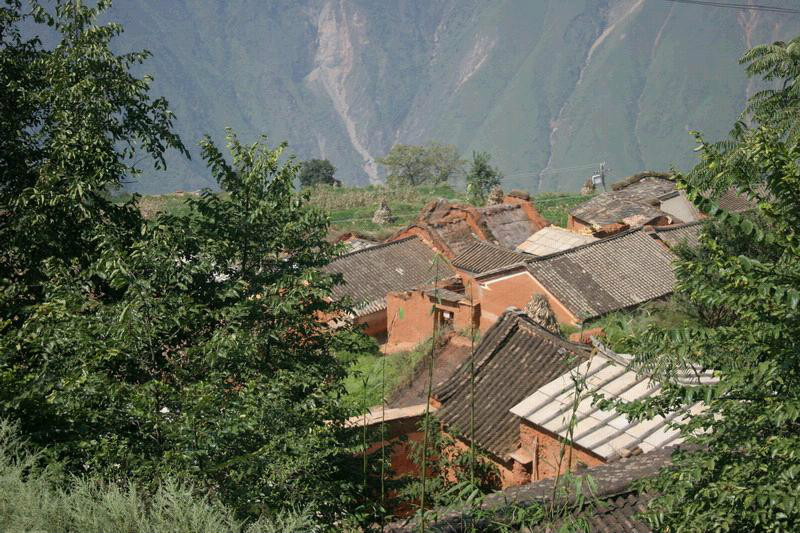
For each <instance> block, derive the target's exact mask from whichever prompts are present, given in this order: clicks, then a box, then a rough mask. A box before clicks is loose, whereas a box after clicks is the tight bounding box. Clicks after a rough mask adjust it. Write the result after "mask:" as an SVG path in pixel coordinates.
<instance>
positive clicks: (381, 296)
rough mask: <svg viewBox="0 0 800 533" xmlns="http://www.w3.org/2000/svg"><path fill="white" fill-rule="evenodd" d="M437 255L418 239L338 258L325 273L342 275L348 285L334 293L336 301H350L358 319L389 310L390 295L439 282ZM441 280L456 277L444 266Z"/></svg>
mask: <svg viewBox="0 0 800 533" xmlns="http://www.w3.org/2000/svg"><path fill="white" fill-rule="evenodd" d="M434 257H435V253H434V252H433V250H431V249H430V248H429V247H428V246H426V245H425V244H424V243H423V242H422V241H421V240H419V239H418V238H416V237H408V238H406V239H400V240H397V241H392V242H388V243H385V244H379V245H377V246H372V247H369V248H365V249H363V250H359V251H357V252H352V253H349V254H346V255H343V256H340V257H338V258H336V259H335V260H334V261H332V262H331V263H330V264H329V265H328V266H326V267H325V270H326V271H328V272H335V273H339V274H341V275H342V277H343V278H344V283H343V284H340V285H337V286H336V287H334V289H333V297H334V298H335V299H340V298H344V297H349V298H350V299H351V300H352V302H353V305H354V311H355V313H356V316H363V315H367V314H369V313H374V312H376V311H380V310H381V309H384V308H385V307H386V294H387V293H389V292H391V291H402V290H408V289H413V288H415V287H418V286H419V285H422V284H426V283H428V282H430V281H432V280H434V279H435V278H436V272H435V270H434V266H433V263H434ZM438 268H439V278H445V277H449V276H452V275H453V274H454V271H453V270H452V268H451V267H450V266H449V265H447V264H445V263H442V264H441V265H440V266H439V267H438Z"/></svg>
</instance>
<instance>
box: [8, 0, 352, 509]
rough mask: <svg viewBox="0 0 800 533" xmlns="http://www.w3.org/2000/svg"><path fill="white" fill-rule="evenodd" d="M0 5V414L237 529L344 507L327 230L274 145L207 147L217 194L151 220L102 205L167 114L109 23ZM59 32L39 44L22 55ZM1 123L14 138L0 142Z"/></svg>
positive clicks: (86, 13)
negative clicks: (26, 31)
mask: <svg viewBox="0 0 800 533" xmlns="http://www.w3.org/2000/svg"><path fill="white" fill-rule="evenodd" d="M33 6H34V9H33V14H32V15H31V14H25V13H24V12H23V11H22V8H21V6H20V4H19V3H14V2H12V3H10V4H7V6H6V7H5V8H4V9H3V11H2V12H0V14H2V18H0V24H2V25H3V26H2V28H1V29H2V38H3V46H2V49H0V73H2V76H3V83H4V86H5V87H6V89H7V92H9V93H10V94H11V97H12V102H11V105H8V106H7V105H3V106H0V113H2V114H1V115H0V117H1V118H0V119H1V120H2V122H3V125H4V128H3V131H2V132H0V136H2V141H1V142H2V146H3V151H2V154H0V158H2V165H1V166H0V171H1V172H2V176H1V177H2V182H1V183H0V216H2V222H0V279H1V280H2V292H0V416H3V417H8V418H11V419H12V420H15V421H18V423H19V426H20V431H21V432H22V434H23V435H24V436H25V438H27V439H30V442H31V443H32V445H34V446H37V447H40V448H41V449H43V450H47V451H46V453H48V454H51V455H53V456H56V458H57V459H58V461H59V462H62V463H63V464H64V467H65V468H66V469H67V470H68V471H70V472H73V473H84V472H89V473H91V474H93V475H98V476H101V477H105V478H106V479H109V480H119V481H125V482H127V481H128V480H131V481H136V482H140V483H142V484H144V485H149V486H156V485H158V484H159V483H161V482H162V481H163V480H165V479H168V478H177V479H182V480H183V479H186V480H190V481H191V482H192V483H193V485H194V486H196V487H199V488H200V490H202V491H203V492H205V493H207V494H209V495H210V496H212V497H214V498H219V499H221V500H222V501H223V502H225V503H227V504H229V505H231V506H232V507H233V508H234V509H236V510H237V512H238V513H239V514H240V515H254V514H258V513H264V512H267V513H271V512H276V511H277V510H280V509H284V508H286V507H287V506H291V505H292V504H293V503H295V502H299V501H302V502H303V504H304V506H310V507H311V509H312V510H313V512H314V513H316V516H324V517H326V519H328V520H330V521H332V520H333V519H334V517H341V516H342V514H343V513H345V512H346V511H347V510H349V509H351V508H352V504H353V503H354V500H353V494H354V491H355V488H354V485H353V484H351V482H350V479H351V478H350V477H349V476H350V473H351V472H350V470H349V466H350V462H351V460H352V458H351V452H352V447H351V440H349V439H350V433H349V432H347V431H346V430H345V428H344V426H343V422H344V420H345V418H346V416H348V414H349V413H348V412H346V411H345V410H344V409H343V408H342V407H341V403H340V401H339V396H340V394H341V393H342V391H343V389H342V379H343V376H344V368H343V366H342V365H341V364H340V363H339V362H338V361H337V360H336V358H335V357H333V356H332V354H331V353H330V351H329V348H328V346H329V337H330V333H329V332H328V330H327V329H326V328H325V326H324V325H323V324H322V323H321V322H320V321H319V317H320V316H322V315H324V314H325V313H334V312H337V310H338V307H337V306H336V304H333V303H331V302H330V291H331V287H332V286H333V284H334V283H335V281H336V280H335V279H333V278H331V277H330V276H328V275H326V274H324V273H323V272H322V270H321V267H322V266H323V265H325V264H326V263H327V262H328V261H330V259H331V257H332V256H333V253H334V249H333V247H332V245H330V244H328V243H327V241H326V240H325V237H326V235H327V230H328V221H327V218H326V217H325V216H324V215H323V214H322V213H321V212H319V211H317V210H315V209H312V208H310V207H309V206H308V203H307V196H303V195H299V194H297V193H296V192H294V190H293V180H294V179H295V176H296V173H297V165H295V164H294V163H293V162H292V161H289V162H281V154H282V151H283V148H284V147H283V146H280V147H277V148H274V149H273V148H270V147H269V146H268V145H267V144H266V143H265V141H264V140H263V139H262V140H261V141H259V142H256V143H253V144H243V143H241V142H240V141H239V140H238V139H237V138H236V137H235V135H233V134H232V133H231V132H229V134H228V142H229V149H230V156H231V159H230V160H228V159H227V158H226V157H225V156H224V155H223V153H222V152H221V151H220V150H219V149H218V148H217V147H216V146H214V144H213V143H211V141H210V140H209V139H208V138H206V139H205V140H204V141H203V142H202V151H203V157H204V158H205V159H206V160H207V162H208V165H209V167H210V169H211V172H212V174H213V176H214V178H215V179H216V180H217V182H218V183H219V185H220V187H221V188H222V189H223V191H225V193H226V195H225V200H223V199H221V198H220V196H219V195H215V194H211V193H210V192H208V191H206V192H205V193H204V194H203V195H202V196H200V197H199V198H196V199H191V200H190V201H189V202H188V209H187V213H186V214H185V215H181V216H170V215H162V216H160V217H158V218H157V219H156V220H154V221H152V222H150V223H147V222H146V221H145V220H144V219H143V218H142V216H141V214H140V213H139V211H138V210H137V209H136V207H135V204H134V202H135V198H134V200H133V201H131V202H129V203H126V204H123V205H117V204H115V203H114V202H113V201H111V200H110V199H109V196H108V194H107V193H108V191H109V189H111V188H114V187H117V186H119V185H120V184H121V183H123V181H124V180H125V179H127V178H128V177H130V176H131V175H134V174H135V172H136V162H137V161H139V159H140V158H141V157H145V158H148V159H149V160H151V161H153V162H154V163H155V165H156V166H163V153H164V151H165V150H166V149H167V148H170V147H171V148H176V149H179V150H183V146H182V145H181V143H180V140H179V139H178V137H177V136H175V135H174V134H173V133H172V131H171V121H172V115H171V114H170V113H169V111H168V109H167V104H166V102H164V101H163V100H151V99H150V97H149V95H148V90H149V89H148V81H147V80H146V79H145V80H140V79H137V78H136V77H134V76H133V75H132V74H131V72H130V69H131V67H132V66H133V65H135V64H137V63H139V62H141V61H142V60H143V59H144V58H145V57H146V54H145V53H140V54H129V55H124V56H117V55H114V54H113V53H112V52H111V51H110V48H109V42H110V40H111V38H112V37H113V36H114V35H116V34H117V33H119V31H121V30H120V28H119V27H118V26H116V25H113V24H109V25H104V26H100V25H97V24H96V22H95V19H96V17H97V15H98V14H99V13H100V11H101V10H102V9H103V8H105V7H107V3H106V2H100V3H99V4H98V5H97V7H96V8H89V7H85V6H82V5H81V4H80V3H77V2H64V3H58V4H57V5H56V7H55V10H54V11H53V12H48V11H46V10H44V9H43V8H41V7H40V6H39V5H38V4H35V3H34V4H33ZM31 17H33V18H34V19H35V20H36V21H39V22H47V23H51V24H53V26H54V27H55V28H56V30H58V31H59V32H60V33H61V35H62V39H61V42H60V43H59V44H58V45H57V46H56V47H55V48H54V49H52V50H47V49H44V48H43V47H42V46H41V44H40V43H38V41H36V40H30V41H25V40H24V39H23V38H22V37H21V34H20V31H19V27H20V24H21V23H23V22H24V21H25V20H26V19H27V18H31ZM6 125H8V127H5V126H6Z"/></svg>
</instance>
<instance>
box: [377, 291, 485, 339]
mask: <svg viewBox="0 0 800 533" xmlns="http://www.w3.org/2000/svg"><path fill="white" fill-rule="evenodd" d="M437 285H439V284H437ZM453 289H455V290H453ZM456 291H459V292H456ZM386 317H387V328H388V337H387V343H386V351H387V353H388V352H394V351H399V350H409V349H411V348H414V347H415V346H417V345H418V344H419V343H421V342H423V341H425V340H427V339H429V338H430V337H432V336H433V333H434V327H435V328H436V330H437V331H439V332H445V331H448V330H450V331H455V332H465V331H470V330H473V329H475V330H477V328H478V327H479V321H480V304H479V303H478V302H477V301H474V300H472V299H470V297H469V295H468V294H465V293H464V287H463V285H461V282H460V280H458V281H457V282H454V280H449V283H448V281H445V282H443V283H442V284H440V285H439V286H429V287H424V288H418V289H413V290H408V291H398V292H391V293H389V294H388V295H387V296H386Z"/></svg>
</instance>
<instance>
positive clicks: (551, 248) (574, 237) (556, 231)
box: [498, 226, 597, 266]
mask: <svg viewBox="0 0 800 533" xmlns="http://www.w3.org/2000/svg"><path fill="white" fill-rule="evenodd" d="M596 240H597V238H596V237H592V236H591V235H581V234H579V233H575V232H574V231H569V230H566V229H564V228H559V227H558V226H547V227H546V228H542V229H540V230H539V231H537V232H536V233H534V234H533V235H531V236H530V237H528V238H527V239H526V240H525V242H523V243H522V244H520V245H519V246H517V250H518V251H520V252H525V253H527V254H531V255H548V254H552V253H556V252H561V251H563V250H569V249H570V248H575V247H576V246H580V245H581V244H587V243H590V242H594V241H596ZM498 266H502V265H498Z"/></svg>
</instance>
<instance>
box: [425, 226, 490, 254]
mask: <svg viewBox="0 0 800 533" xmlns="http://www.w3.org/2000/svg"><path fill="white" fill-rule="evenodd" d="M425 227H427V228H428V231H430V232H431V233H434V234H435V236H438V237H439V238H440V239H441V240H442V241H444V243H445V244H446V245H447V247H448V248H449V249H450V250H451V251H452V252H453V254H455V255H458V254H460V253H462V252H463V251H464V250H466V249H467V248H468V247H469V246H470V245H471V244H472V243H474V242H475V241H477V240H478V236H477V235H475V233H474V232H473V231H472V228H471V227H470V226H469V224H468V223H467V221H466V220H463V219H461V220H453V221H449V222H443V223H438V224H426V225H425Z"/></svg>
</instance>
